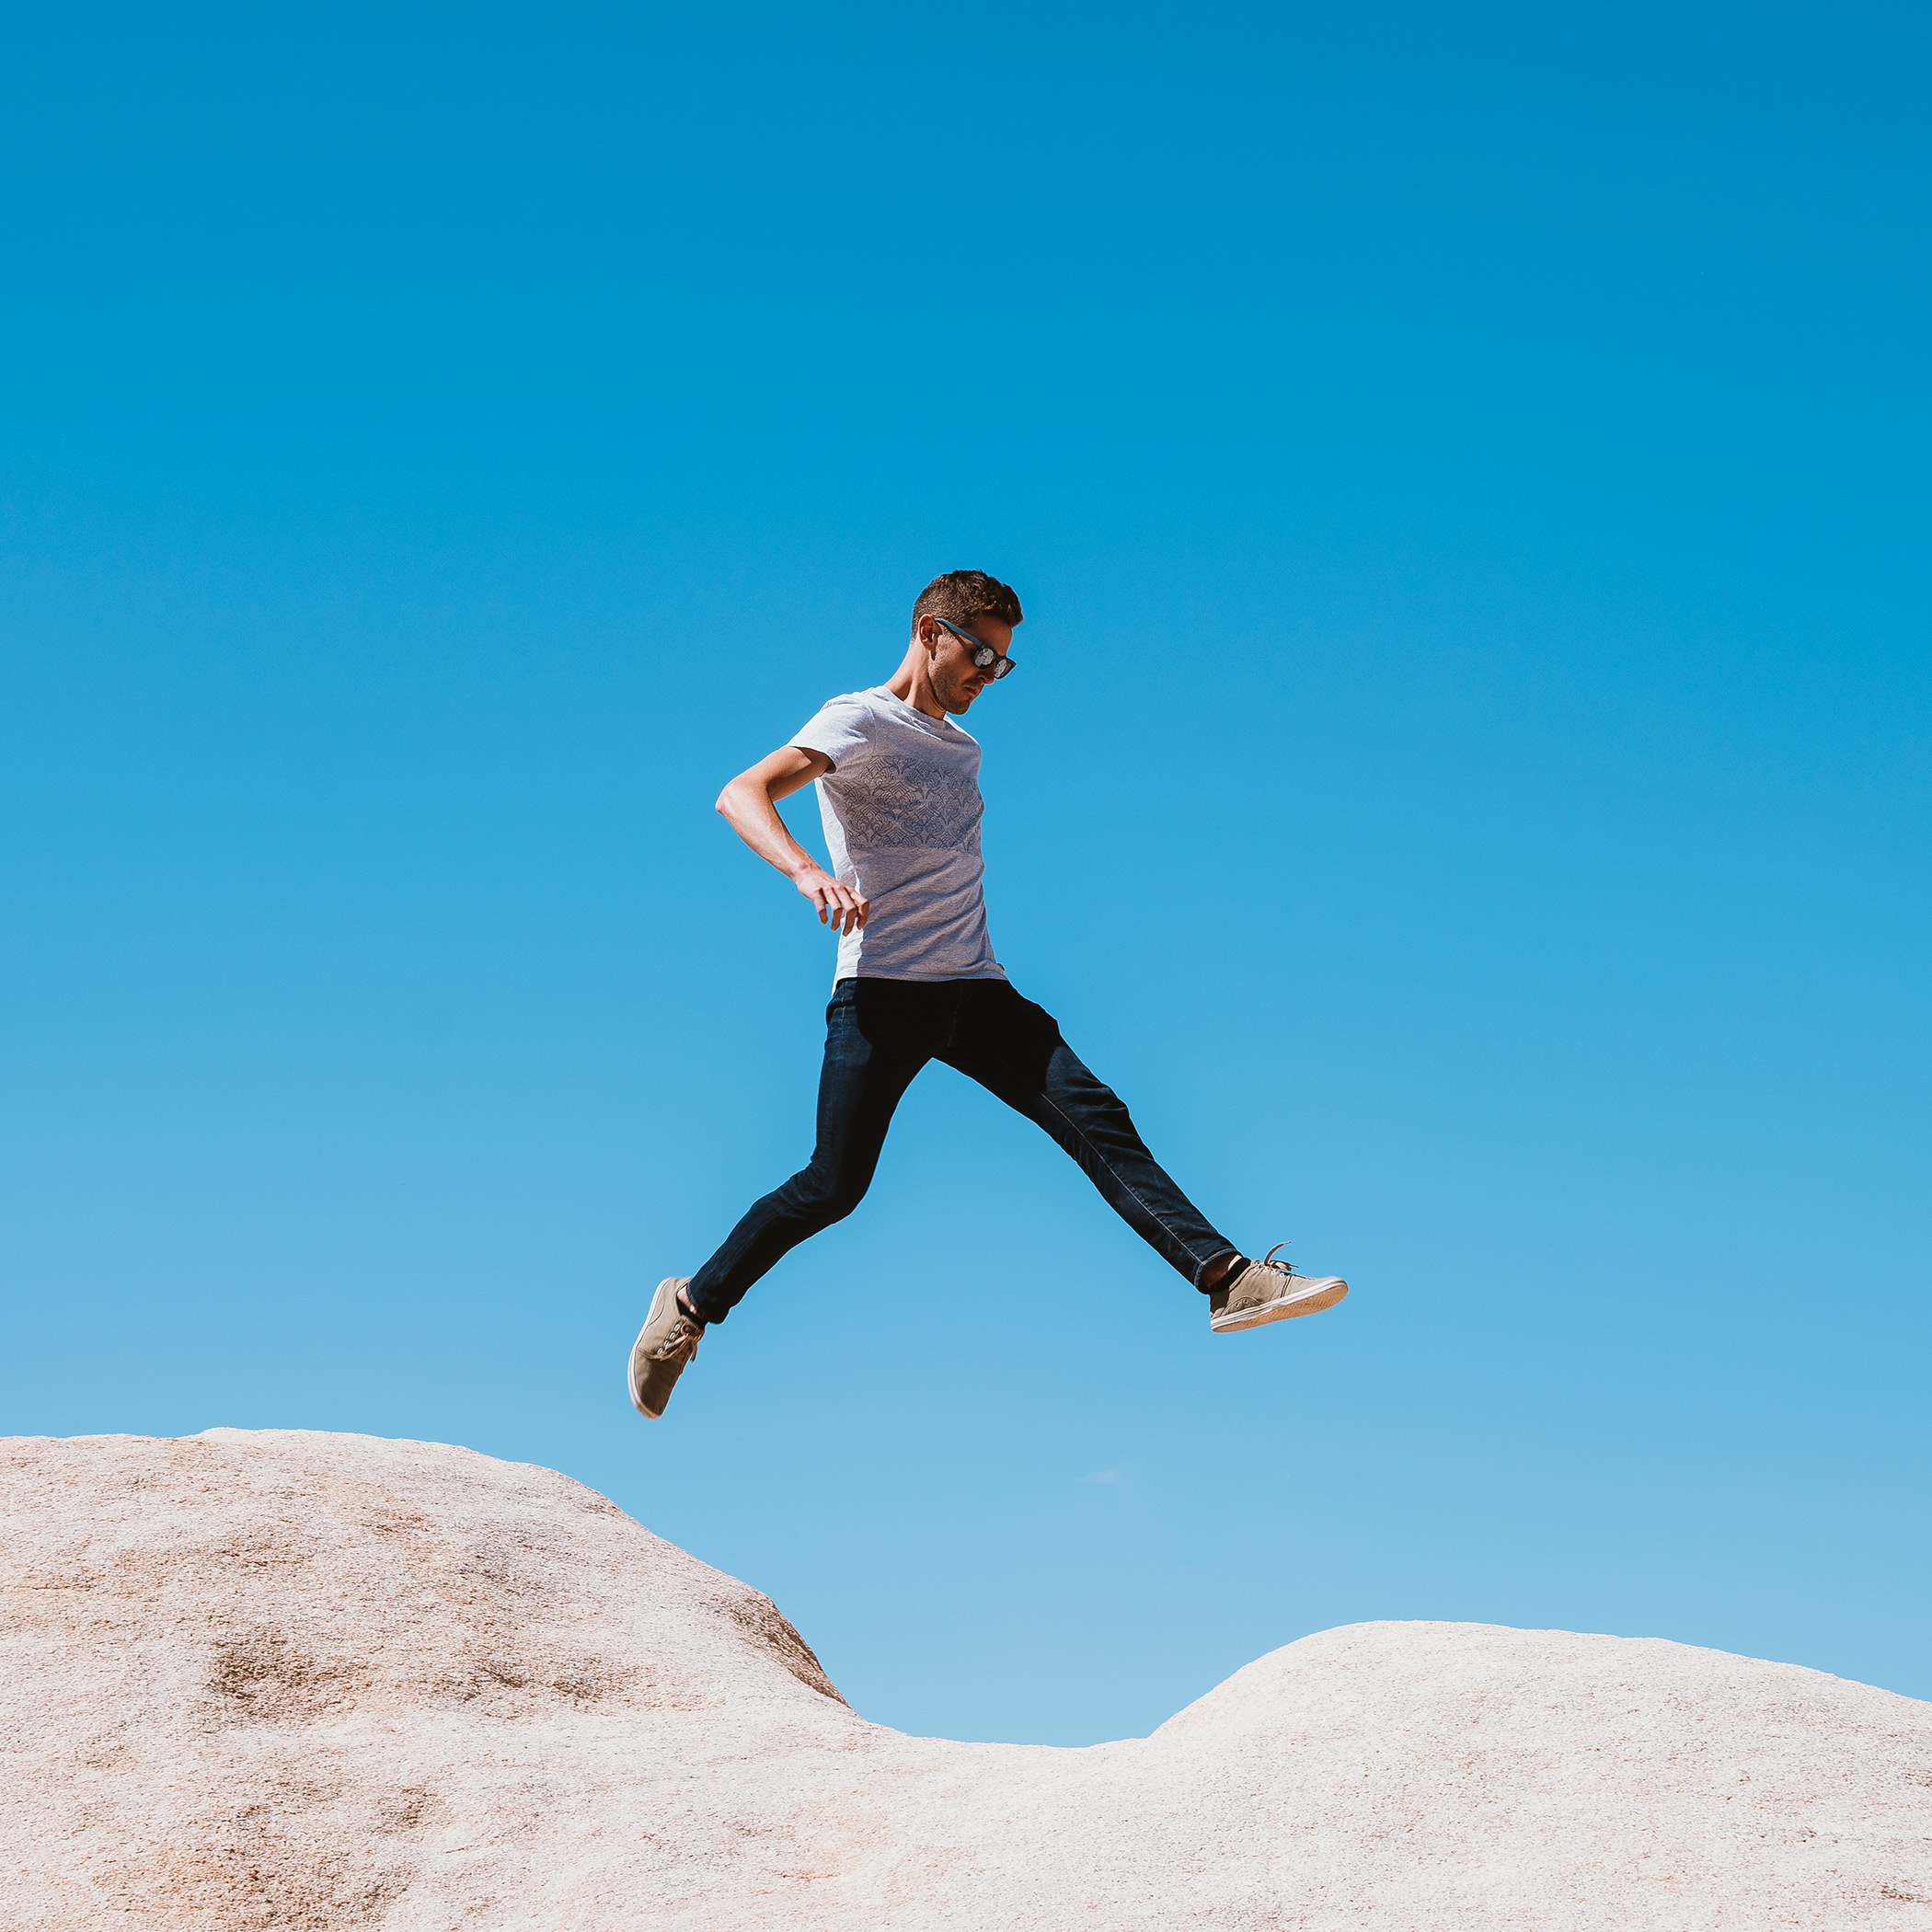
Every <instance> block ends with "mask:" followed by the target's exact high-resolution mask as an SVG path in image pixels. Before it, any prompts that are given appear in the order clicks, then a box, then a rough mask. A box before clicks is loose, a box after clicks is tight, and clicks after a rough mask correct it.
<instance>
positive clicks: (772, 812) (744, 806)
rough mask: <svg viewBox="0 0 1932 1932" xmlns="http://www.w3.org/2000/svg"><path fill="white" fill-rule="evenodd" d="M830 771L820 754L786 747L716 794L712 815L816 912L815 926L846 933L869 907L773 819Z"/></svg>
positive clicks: (859, 922) (862, 920)
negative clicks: (783, 805) (781, 805)
mask: <svg viewBox="0 0 1932 1932" xmlns="http://www.w3.org/2000/svg"><path fill="white" fill-rule="evenodd" d="M831 769H832V760H831V759H829V758H828V757H826V755H825V754H824V753H822V752H808V751H806V750H805V749H804V748H803V747H802V746H800V745H796V744H788V745H787V746H786V747H785V748H784V750H783V751H777V752H774V753H772V754H771V756H770V757H769V758H761V759H760V760H759V761H758V763H757V764H756V765H753V767H752V768H751V770H750V771H748V772H740V773H739V775H738V776H736V777H735V778H733V779H732V780H731V782H730V784H729V785H727V786H726V787H725V788H724V789H723V790H722V791H721V792H719V795H718V809H719V811H721V812H723V814H724V815H725V818H726V819H727V820H728V821H729V822H730V827H731V830H732V831H733V832H735V833H736V834H738V836H739V837H740V838H742V840H743V841H744V842H745V844H746V845H749V846H750V847H751V848H752V850H753V852H755V853H756V854H757V855H758V857H760V858H762V859H764V860H765V863H766V864H767V865H774V866H776V867H777V868H778V869H779V871H781V872H782V873H784V874H785V876H786V878H788V880H791V882H792V883H793V884H794V885H795V886H797V887H798V889H799V891H801V892H803V893H804V895H805V896H806V898H808V899H809V900H811V903H812V904H813V905H814V906H816V907H817V908H818V914H819V924H820V925H821V926H831V927H832V928H833V930H834V932H845V933H849V932H851V931H852V930H853V929H854V928H855V927H857V926H864V924H865V923H866V914H867V913H868V911H869V910H870V909H871V908H870V906H869V904H868V902H867V901H866V900H864V899H862V898H860V897H859V895H858V894H857V892H855V891H853V890H852V888H851V887H850V886H847V885H841V884H840V883H839V882H838V880H835V879H834V878H833V876H832V875H831V873H829V872H828V871H826V869H825V868H824V867H823V866H822V865H820V863H819V862H818V860H817V859H815V858H814V857H812V856H811V853H809V852H808V851H806V849H805V848H804V846H803V845H799V842H798V840H797V839H795V838H794V837H793V836H792V835H791V834H790V833H789V832H788V831H787V830H786V829H785V821H784V820H783V819H781V818H780V817H779V816H778V800H779V799H788V798H789V797H790V796H791V795H792V793H793V792H795V791H797V790H799V788H801V787H803V786H807V785H810V784H811V781H812V780H813V779H814V778H822V777H823V776H824V775H825V774H826V773H827V772H829V771H830V770H831Z"/></svg>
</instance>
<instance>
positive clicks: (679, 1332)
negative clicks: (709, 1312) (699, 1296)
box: [650, 1315, 704, 1362]
mask: <svg viewBox="0 0 1932 1932" xmlns="http://www.w3.org/2000/svg"><path fill="white" fill-rule="evenodd" d="M703 1332H704V1331H703V1330H702V1329H701V1328H697V1327H696V1325H695V1324H694V1323H693V1322H692V1320H691V1317H689V1316H688V1315H680V1316H679V1317H678V1318H677V1319H676V1320H675V1321H674V1322H673V1323H672V1325H671V1333H670V1334H668V1335H667V1336H665V1338H664V1339H663V1340H662V1341H661V1342H659V1344H658V1345H657V1347H656V1348H654V1349H653V1350H651V1351H650V1359H651V1360H652V1361H653V1362H669V1361H670V1360H671V1358H672V1357H673V1355H680V1354H682V1353H684V1351H685V1350H686V1349H687V1348H688V1349H689V1350H690V1351H691V1353H692V1354H694V1355H695V1354H696V1353H697V1338H698V1337H699V1335H701V1334H702V1333H703Z"/></svg>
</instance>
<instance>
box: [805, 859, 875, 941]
mask: <svg viewBox="0 0 1932 1932" xmlns="http://www.w3.org/2000/svg"><path fill="white" fill-rule="evenodd" d="M794 883H795V884H796V885H797V886H798V889H799V891H801V892H803V893H804V895H805V896H806V898H808V899H809V900H811V903H812V904H813V905H815V906H817V907H818V909H819V924H820V925H821V926H830V927H831V928H832V930H833V931H834V932H835V933H839V934H841V935H843V934H845V933H849V932H855V931H859V930H862V929H863V928H864V926H865V923H866V914H868V912H870V911H871V909H872V906H871V902H870V901H869V900H868V899H865V898H862V897H861V896H860V895H859V894H858V893H857V892H855V891H853V890H852V888H851V887H850V886H848V885H841V884H840V883H839V881H838V880H835V879H834V878H833V876H832V874H831V873H829V872H827V871H824V870H823V869H822V868H820V867H817V866H814V867H813V868H811V871H810V872H804V873H801V874H800V875H799V878H798V879H797V880H795V881H794Z"/></svg>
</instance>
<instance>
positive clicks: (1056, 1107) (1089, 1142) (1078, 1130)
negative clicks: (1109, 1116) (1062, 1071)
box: [1040, 1091, 1219, 1280]
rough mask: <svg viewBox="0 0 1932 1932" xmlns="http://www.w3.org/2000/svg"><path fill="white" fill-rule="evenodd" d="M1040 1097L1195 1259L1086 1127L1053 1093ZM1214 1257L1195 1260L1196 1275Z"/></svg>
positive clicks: (1123, 1188) (1164, 1231)
mask: <svg viewBox="0 0 1932 1932" xmlns="http://www.w3.org/2000/svg"><path fill="white" fill-rule="evenodd" d="M1040 1098H1041V1103H1042V1104H1043V1105H1044V1106H1047V1107H1051V1108H1052V1110H1053V1111H1054V1112H1055V1113H1056V1114H1058V1115H1059V1116H1060V1118H1061V1120H1062V1121H1065V1123H1066V1125H1067V1127H1068V1128H1069V1129H1070V1130H1071V1131H1072V1133H1073V1134H1074V1137H1075V1139H1076V1140H1077V1141H1078V1142H1079V1143H1080V1144H1081V1145H1082V1146H1083V1147H1092V1148H1093V1155H1094V1158H1095V1159H1096V1160H1097V1161H1098V1162H1099V1163H1100V1165H1101V1166H1102V1167H1105V1168H1106V1169H1107V1171H1108V1172H1109V1173H1110V1174H1111V1175H1112V1176H1113V1178H1114V1179H1115V1181H1116V1182H1118V1183H1119V1185H1120V1189H1121V1192H1122V1193H1124V1194H1127V1195H1129V1196H1131V1197H1132V1198H1133V1200H1134V1201H1135V1202H1138V1203H1139V1204H1140V1206H1141V1208H1142V1209H1143V1211H1144V1213H1145V1214H1146V1216H1147V1218H1148V1220H1150V1221H1151V1222H1153V1224H1154V1225H1155V1226H1156V1227H1157V1228H1159V1229H1160V1231H1161V1233H1162V1234H1164V1235H1165V1236H1167V1239H1168V1240H1170V1241H1171V1242H1173V1244H1174V1245H1175V1247H1176V1248H1179V1250H1180V1251H1181V1253H1182V1254H1184V1255H1186V1256H1187V1258H1188V1259H1190V1261H1193V1260H1194V1250H1193V1249H1192V1248H1190V1247H1189V1246H1188V1244H1187V1243H1186V1242H1185V1241H1183V1240H1182V1239H1181V1238H1180V1236H1179V1235H1177V1234H1176V1233H1175V1232H1174V1229H1173V1227H1172V1226H1171V1225H1169V1223H1168V1221H1167V1216H1166V1215H1165V1214H1163V1213H1159V1212H1158V1211H1157V1210H1156V1208H1155V1206H1154V1203H1153V1202H1150V1201H1148V1200H1146V1199H1145V1198H1144V1197H1143V1195H1142V1194H1141V1193H1140V1192H1139V1190H1137V1189H1136V1188H1135V1187H1134V1186H1133V1183H1132V1182H1131V1181H1129V1180H1128V1179H1127V1178H1126V1177H1125V1176H1124V1175H1123V1174H1122V1173H1121V1170H1120V1169H1119V1168H1118V1167H1115V1166H1114V1164H1113V1163H1112V1162H1111V1161H1110V1160H1109V1159H1108V1157H1107V1156H1106V1155H1105V1154H1103V1153H1102V1152H1101V1151H1100V1149H1099V1148H1098V1147H1097V1146H1095V1145H1094V1142H1093V1139H1092V1137H1091V1136H1090V1135H1089V1134H1088V1133H1087V1131H1086V1129H1084V1128H1083V1127H1080V1126H1078V1125H1077V1124H1076V1123H1075V1121H1073V1120H1071V1119H1070V1118H1069V1117H1068V1115H1067V1112H1066V1110H1065V1109H1064V1108H1063V1107H1062V1106H1061V1105H1060V1104H1059V1103H1058V1102H1057V1101H1056V1100H1055V1099H1054V1098H1052V1095H1051V1094H1048V1093H1046V1092H1043V1091H1042V1093H1041V1096H1040ZM1216 1252H1217V1253H1218V1252H1219V1250H1218V1249H1217V1250H1216ZM1213 1259H1214V1257H1213V1255H1212V1254H1210V1255H1206V1256H1203V1257H1202V1259H1200V1260H1198V1261H1194V1273H1195V1275H1199V1274H1200V1272H1201V1271H1202V1268H1204V1267H1205V1266H1206V1265H1207V1263H1208V1262H1209V1261H1212V1260H1213ZM1190 1280H1191V1277H1190Z"/></svg>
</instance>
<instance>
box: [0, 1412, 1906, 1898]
mask: <svg viewBox="0 0 1932 1932" xmlns="http://www.w3.org/2000/svg"><path fill="white" fill-rule="evenodd" d="M0 1494H4V1496H5V1507H6V1547H5V1555H4V1558H0V1589H4V1592H5V1598H4V1605H0V1608H4V1615H5V1630H4V1639H0V1641H4V1645H5V1652H6V1686H7V1694H6V1699H5V1701H4V1706H0V1754H4V1772H5V1782H4V1785H0V1857H4V1858H5V1864H6V1870H7V1872H8V1874H9V1883H8V1885H7V1887H6V1893H5V1897H4V1900H0V1925H4V1926H6V1927H7V1928H8V1932H46V1928H54V1927H58V1928H62V1932H67V1928H78V1927H83V1926H85V1927H87V1928H90V1932H93V1928H109V1927H136V1926H138V1927H141V1928H143V1932H175V1928H180V1932H214V1928H220V1932H249V1928H255V1927H264V1928H266V1927H277V1928H300V1927H330V1928H337V1927H341V1928H352V1927H357V1926H381V1927H384V1928H386V1932H456V1928H459V1927H461V1928H465V1932H475V1928H487V1927H504V1928H512V1927H513V1928H516V1932H563V1928H566V1927H569V1928H580V1927H581V1928H583V1932H607V1928H610V1932H615V1928H623V1927H629V1926H637V1927H645V1926H652V1927H657V1926H673V1927H691V1928H696V1927H705V1928H707V1932H729V1928H736V1927H760V1928H765V1927H771V1928H785V1932H791V1928H795V1927H796V1928H813V1927H841V1928H849V1932H861V1928H863V1932H926V1928H928V1927H962V1928H963V1927H987V1928H991V1927H1007V1926H1012V1927H1021V1926H1025V1927H1029V1928H1058V1927H1063V1926H1083V1927H1098V1928H1105V1932H1113V1928H1117V1927H1127V1926H1164V1927H1169V1926H1225V1927H1243V1928H1259V1927H1277V1926H1280V1927H1287V1926H1294V1927H1312V1928H1321V1932H1327V1928H1341V1927H1356V1926H1368V1927H1387V1928H1397V1927H1400V1928H1416V1932H1457V1928H1476V1927H1481V1928H1483V1932H1495V1928H1501V1927H1508V1926H1525V1927H1527V1926H1536V1927H1542V1928H1560V1932H1570V1928H1581V1927H1593V1928H1595V1927H1602V1928H1611V1927H1616V1928H1619V1932H1622V1928H1629V1927H1649V1926H1672V1927H1675V1926H1682V1927H1696V1928H1700V1932H1702V1928H1720V1927H1738V1928H1741V1932H1742V1928H1745V1927H1750V1928H1752V1932H1758V1928H1762V1927H1766V1926H1819V1927H1830V1928H1832V1932H1845V1928H1848V1927H1857V1926H1883V1927H1887V1928H1897V1932H1919V1928H1932V1705H1926V1704H1921V1703H1917V1702H1915V1701H1914V1700H1912V1699H1910V1698H1907V1697H1901V1696H1893V1695H1892V1694H1891V1693H1890V1692H1886V1691H1880V1690H1873V1689H1870V1688H1869V1687H1868V1686H1866V1685H1857V1684H1849V1683H1846V1682H1844V1681H1842V1680H1841V1679H1838V1678H1835V1677H1828V1676H1824V1675H1823V1674H1821V1673H1818V1672H1815V1671H1807V1670H1800V1669H1798V1668H1796V1667H1795V1666H1792V1665H1788V1664H1776V1663H1760V1662H1754V1661H1752V1660H1751V1659H1748V1658H1742V1657H1731V1656H1726V1655H1724V1654H1723V1653H1721V1652H1719V1651H1714V1650H1690V1649H1687V1648H1685V1647H1684V1646H1682V1645H1679V1644H1672V1643H1664V1642H1659V1641H1654V1640H1650V1639H1623V1638H1615V1637H1578V1636H1571V1635H1569V1634H1567V1633H1565V1632H1562V1631H1552V1630H1538V1631H1524V1630H1507V1629H1499V1628H1495V1627H1490V1626H1487V1625H1471V1624H1387V1623H1385V1624H1363V1625H1357V1626H1354V1627H1351V1628H1346V1629H1340V1630H1330V1631H1327V1632H1325V1633H1323V1634H1322V1635H1320V1636H1318V1637H1310V1638H1305V1639H1303V1640H1302V1641H1301V1642H1299V1643H1294V1644H1290V1645H1289V1646H1287V1648H1286V1649H1284V1650H1276V1651H1274V1652H1273V1653H1272V1654H1271V1655H1270V1656H1267V1657H1263V1658H1262V1659H1261V1660H1260V1661H1259V1662H1256V1663H1252V1664H1249V1665H1248V1668H1247V1669H1246V1670H1243V1671H1240V1672H1237V1673H1236V1674H1235V1675H1234V1676H1233V1677H1231V1678H1229V1679H1228V1680H1227V1682H1226V1683H1225V1684H1224V1685H1221V1686H1220V1687H1219V1688H1218V1689H1217V1690H1214V1691H1213V1692H1212V1693H1210V1694H1209V1695H1208V1696H1205V1697H1203V1698H1202V1699H1201V1701H1200V1702H1199V1703H1197V1704H1194V1705H1191V1706H1190V1707H1189V1708H1188V1709H1186V1710H1184V1711H1182V1712H1181V1713H1180V1715H1179V1717H1176V1718H1174V1719H1170V1720H1169V1721H1168V1722H1167V1723H1166V1724H1164V1725H1162V1726H1161V1728H1160V1729H1159V1730H1158V1731H1156V1732H1155V1733H1154V1735H1153V1736H1152V1737H1148V1738H1138V1739H1129V1740H1126V1741H1124V1742H1119V1743H1111V1744H1099V1745H1095V1746H1092V1747H1091V1748H1088V1749H1086V1750H1060V1749H1052V1748H1048V1747H1042V1746H1023V1745H990V1744H957V1743H948V1742H944V1741H942V1740H938V1739H932V1738H912V1737H904V1736H902V1735H900V1734H899V1733H898V1732H896V1731H888V1730H886V1729H884V1728H883V1727H882V1726H880V1725H876V1724H870V1723H868V1722H867V1721H866V1720H865V1719H862V1718H860V1717H858V1716H857V1715H855V1713H853V1712H852V1711H851V1710H849V1709H848V1708H846V1707H845V1704H844V1703H843V1702H842V1701H841V1700H840V1698H839V1696H838V1694H837V1693H836V1691H834V1689H833V1687H832V1686H831V1685H829V1684H828V1683H827V1682H826V1681H825V1678H824V1675H823V1673H822V1672H821V1671H820V1669H819V1667H818V1663H817V1661H816V1660H815V1659H814V1658H813V1656H812V1654H811V1651H810V1650H808V1649H807V1648H806V1646H805V1644H804V1643H803V1642H802V1641H801V1640H800V1639H799V1636H798V1634H797V1633H796V1632H795V1631H794V1630H793V1629H792V1627H791V1626H790V1625H789V1624H788V1623H787V1622H786V1621H785V1619H784V1618H783V1617H782V1616H779V1615H778V1613H777V1611H776V1609H774V1608H773V1606H772V1605H771V1604H770V1603H769V1602H767V1601H766V1600H765V1598H764V1597H762V1596H759V1595H758V1594H756V1593H754V1592H753V1591H751V1590H748V1589H747V1588H745V1587H744V1585H742V1584H741V1583H737V1582H734V1581H732V1580H731V1579H730V1578H729V1577H726V1576H722V1575H720V1574H719V1572H718V1571H716V1570H709V1569H707V1568H706V1566H705V1565H704V1564H702V1563H699V1562H697V1561H696V1559H695V1558H691V1557H688V1556H686V1555H684V1552H683V1551H681V1550H679V1549H676V1548H673V1547H672V1546H671V1545H670V1544H668V1543H665V1542H662V1541H661V1540H660V1539H659V1538H658V1537H656V1536H653V1535H650V1532H649V1531H647V1530H644V1529H642V1528H640V1527H639V1526H638V1524H635V1523H633V1522H632V1521H631V1520H630V1519H629V1518H628V1517H627V1516H626V1515H625V1514H624V1513H623V1512H621V1511H619V1510H618V1509H617V1508H616V1507H615V1505H614V1504H612V1503H610V1502H607V1501H604V1499H603V1498H602V1497H600V1496H598V1495H595V1494H594V1493H593V1492H592V1491H591V1490H589V1489H584V1488H582V1487H581V1485H579V1484H577V1483H574V1482H571V1481H570V1480H569V1479H568V1478H565V1477H561V1476H558V1475H554V1474H552V1473H551V1472H550V1471H548V1470H546V1469H539V1468H534V1467H530V1466H525V1465H520V1464H511V1463H501V1462H496V1461H492V1460H491V1459H490V1458H489V1457H487V1456H482V1455H475V1454H473V1453H472V1452H470V1451H468V1450H464V1449H452V1448H445V1447H443V1446H441V1445H439V1444H435V1443H397V1442H382V1441H377V1440H374V1439H373V1438H370V1437H366V1436H345V1435H324V1434H313V1433H307V1432H293V1431H289V1432H283V1431H275V1432H262V1433H252V1432H248V1433H245V1432H240V1431H236V1430H213V1431H211V1432H209V1433H208V1434H206V1435H203V1436H195V1437H189V1438H184V1439H180V1440H153V1439H147V1438H141V1437H132V1436H96V1437H86V1438H80V1439H76V1440H72V1441H59V1440H53V1439H49V1438H15V1439H12V1440H10V1441H7V1442H6V1443H4V1444H0Z"/></svg>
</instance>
